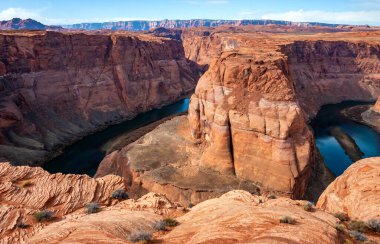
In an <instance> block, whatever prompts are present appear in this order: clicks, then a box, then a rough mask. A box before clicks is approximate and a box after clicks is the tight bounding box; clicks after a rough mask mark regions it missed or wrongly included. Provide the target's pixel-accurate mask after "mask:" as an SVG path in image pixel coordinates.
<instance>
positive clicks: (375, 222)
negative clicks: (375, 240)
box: [367, 219, 380, 232]
mask: <svg viewBox="0 0 380 244" xmlns="http://www.w3.org/2000/svg"><path fill="white" fill-rule="evenodd" d="M367 226H368V228H370V229H371V230H373V231H376V232H380V219H370V220H368V221H367Z"/></svg>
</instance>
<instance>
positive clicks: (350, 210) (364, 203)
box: [317, 158, 380, 220]
mask: <svg viewBox="0 0 380 244" xmlns="http://www.w3.org/2000/svg"><path fill="white" fill-rule="evenodd" d="M379 176H380V158H367V159H363V160H360V161H358V162H356V163H354V164H352V165H351V166H350V167H349V168H348V169H347V170H346V171H345V172H344V173H343V174H342V175H341V176H339V177H338V178H337V179H336V180H335V181H334V182H333V183H331V184H330V185H329V186H328V187H327V189H326V190H325V191H324V192H323V194H322V195H321V196H320V198H319V200H318V203H317V206H318V207H319V208H321V209H323V210H326V211H328V212H330V213H346V214H347V215H348V216H349V217H351V218H352V219H359V220H369V219H379V218H380V198H379V194H380V189H379V184H378V180H379Z"/></svg>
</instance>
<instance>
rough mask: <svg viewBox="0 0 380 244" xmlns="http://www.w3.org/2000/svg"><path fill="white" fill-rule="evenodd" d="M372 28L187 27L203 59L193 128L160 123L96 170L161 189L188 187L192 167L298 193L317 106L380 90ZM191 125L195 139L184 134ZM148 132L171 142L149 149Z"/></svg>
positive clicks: (152, 143)
mask: <svg viewBox="0 0 380 244" xmlns="http://www.w3.org/2000/svg"><path fill="white" fill-rule="evenodd" d="M372 36H374V37H378V36H379V33H378V32H375V33H371V34H368V35H366V34H365V33H360V32H358V33H356V34H353V33H350V34H349V35H348V34H345V33H339V34H331V33H329V34H315V35H308V36H301V35H296V34H295V35H293V34H287V35H276V34H267V33H261V34H260V33H256V32H251V29H249V28H248V29H241V30H239V31H237V32H234V31H231V30H230V29H228V28H221V29H218V30H214V31H210V30H208V31H207V30H203V29H201V30H184V31H183V32H182V42H183V45H184V49H185V55H186V57H187V58H188V59H189V60H192V61H194V62H196V63H197V64H199V65H202V66H205V67H208V69H207V72H206V73H205V74H204V75H203V76H202V77H201V78H200V80H199V82H198V84H197V87H196V90H195V93H194V95H193V96H192V97H191V103H190V107H189V124H188V125H189V127H190V128H187V127H185V126H186V124H185V123H183V122H180V126H178V122H175V123H174V122H173V123H171V124H166V125H165V126H163V127H161V129H157V130H155V131H153V132H152V133H151V134H150V135H149V136H146V137H143V138H141V140H140V141H139V142H137V143H135V144H131V145H129V146H127V147H125V148H124V149H122V150H120V151H118V152H114V153H113V154H112V156H111V155H110V156H109V157H107V159H106V160H104V161H103V162H102V163H101V165H100V168H99V172H102V171H103V172H102V173H100V174H98V175H105V174H106V173H105V172H108V173H110V172H111V171H112V170H111V171H110V170H108V169H110V168H111V169H117V170H116V171H114V172H117V174H120V175H122V176H124V177H126V178H130V179H131V180H130V182H133V180H132V179H135V178H136V179H139V180H138V181H137V182H140V179H142V178H144V179H147V178H149V177H150V178H149V179H150V180H149V181H146V180H142V181H141V182H142V184H143V186H142V187H145V190H147V191H155V190H157V191H159V192H161V191H162V192H168V190H167V189H168V185H170V186H172V185H176V186H177V188H176V189H185V190H183V192H186V190H187V189H189V187H180V185H181V184H180V183H178V181H180V180H179V179H182V177H185V176H184V175H185V174H184V173H179V174H178V172H181V171H183V172H185V173H187V172H189V171H186V169H187V167H188V165H191V166H195V167H196V168H197V170H196V172H202V173H204V172H206V174H207V178H210V177H213V176H214V177H215V175H218V177H222V178H224V177H227V178H231V179H233V178H235V179H236V181H237V182H250V184H254V185H257V186H259V187H260V188H261V191H278V192H281V193H283V194H286V195H289V196H291V197H292V198H301V197H302V196H303V195H304V193H305V190H306V188H307V186H308V183H309V182H308V181H309V179H310V177H311V175H312V174H313V172H312V171H313V169H315V168H316V165H315V159H316V151H315V145H314V138H313V134H312V131H311V129H310V128H309V126H308V124H307V123H308V121H309V119H310V118H312V117H314V116H315V115H316V113H317V111H318V110H319V108H320V106H322V105H324V104H328V103H337V102H341V101H344V100H373V99H375V98H377V97H378V96H379V94H380V60H379V58H378V57H379V55H378V54H379V53H380V45H379V43H378V42H377V41H376V39H372ZM367 37H368V38H367ZM164 127H165V128H166V129H165V130H168V131H170V133H169V134H170V136H167V134H168V132H167V131H165V130H163V128H164ZM189 130H190V133H191V134H192V136H193V141H192V143H193V144H191V143H190V142H191V139H188V138H187V136H183V132H184V131H187V132H186V133H189ZM152 135H154V136H156V137H157V138H161V137H162V138H165V139H161V140H159V141H160V142H161V141H165V143H164V145H168V146H170V149H169V148H167V146H165V147H164V148H165V150H161V149H159V150H158V149H157V150H154V152H155V154H154V156H153V155H150V153H149V152H150V150H152V152H153V148H156V147H157V141H156V140H157V138H154V137H152ZM183 138H186V140H184V139H183ZM184 141H187V142H186V143H183V142H184ZM194 148H195V149H194ZM148 149H149V150H148ZM195 151H197V152H196V153H193V152H195ZM137 152H139V153H137ZM189 152H190V153H189ZM168 155H170V158H169V159H168V158H167V157H168ZM153 158H155V160H153ZM102 165H104V167H103V166H102ZM109 165H112V167H109ZM136 165H140V166H136ZM147 165H148V166H147ZM163 165H164V166H165V167H164V168H166V166H167V165H174V167H172V168H171V171H170V172H171V173H170V174H171V175H176V176H177V175H178V177H177V178H176V179H178V180H174V181H173V180H171V179H170V180H167V179H169V177H158V176H159V175H166V174H168V172H169V171H168V170H166V171H163V170H162V166H163ZM104 169H105V170H104ZM136 172H138V173H136ZM152 172H155V173H154V177H152V176H151V175H152V174H153V173H152ZM157 172H160V173H157ZM163 172H165V174H164V173H163ZM190 172H194V171H190ZM322 173H323V172H322ZM148 175H149V177H148ZM166 176H167V175H166ZM185 178H186V177H185ZM318 178H319V177H318V176H315V177H314V179H318ZM147 182H154V184H151V183H149V184H148V183H147ZM173 182H174V183H173ZM217 182H218V180H217ZM157 183H159V184H157ZM130 184H132V185H133V183H130ZM158 185H161V186H160V187H158ZM222 189H225V188H224V187H222ZM213 191H215V190H213ZM169 192H170V191H169ZM172 192H173V191H172ZM221 192H224V190H222V191H221ZM170 195H171V197H174V199H173V200H176V201H179V200H178V198H181V199H183V197H184V196H186V197H187V201H191V200H190V199H191V196H193V195H192V194H190V195H187V194H177V193H175V194H170ZM179 196H181V197H179ZM169 198H170V197H169ZM197 199H199V198H197ZM202 199H203V200H204V198H202Z"/></svg>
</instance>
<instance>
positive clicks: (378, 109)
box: [372, 97, 380, 113]
mask: <svg viewBox="0 0 380 244" xmlns="http://www.w3.org/2000/svg"><path fill="white" fill-rule="evenodd" d="M372 109H373V111H375V112H377V113H380V97H379V98H378V99H377V102H376V104H375V105H374V106H373V108H372Z"/></svg>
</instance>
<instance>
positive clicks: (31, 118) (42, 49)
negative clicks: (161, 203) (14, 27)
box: [0, 31, 198, 164]
mask: <svg viewBox="0 0 380 244" xmlns="http://www.w3.org/2000/svg"><path fill="white" fill-rule="evenodd" d="M0 49H1V51H0V55H1V57H2V61H0V158H6V159H8V160H9V161H12V162H18V163H20V164H27V163H29V164H31V163H36V162H43V161H44V160H46V158H47V157H49V156H52V154H54V153H55V152H56V150H57V149H58V148H61V147H62V146H65V145H67V144H68V143H70V142H72V141H73V140H76V139H78V138H80V137H82V136H84V135H86V134H88V133H89V132H92V131H94V130H97V129H99V128H102V127H104V126H105V125H108V124H111V123H116V122H119V121H121V120H123V119H126V118H131V117H133V116H135V115H137V114H139V113H142V112H145V111H148V110H151V109H153V108H157V107H161V106H163V105H165V104H169V103H173V102H175V101H177V100H179V99H180V97H181V96H182V95H184V94H187V93H188V92H190V91H192V90H193V89H194V87H195V85H196V81H197V77H198V70H197V67H196V65H195V64H194V63H193V62H191V61H188V60H187V59H186V58H185V54H184V49H183V46H182V45H181V42H180V41H178V40H174V39H168V38H160V37H154V36H151V35H143V34H128V33H124V34H123V33H111V34H94V33H86V34H84V33H65V34H64V33H58V32H50V31H48V32H42V31H41V32H30V33H28V32H3V33H0Z"/></svg>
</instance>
